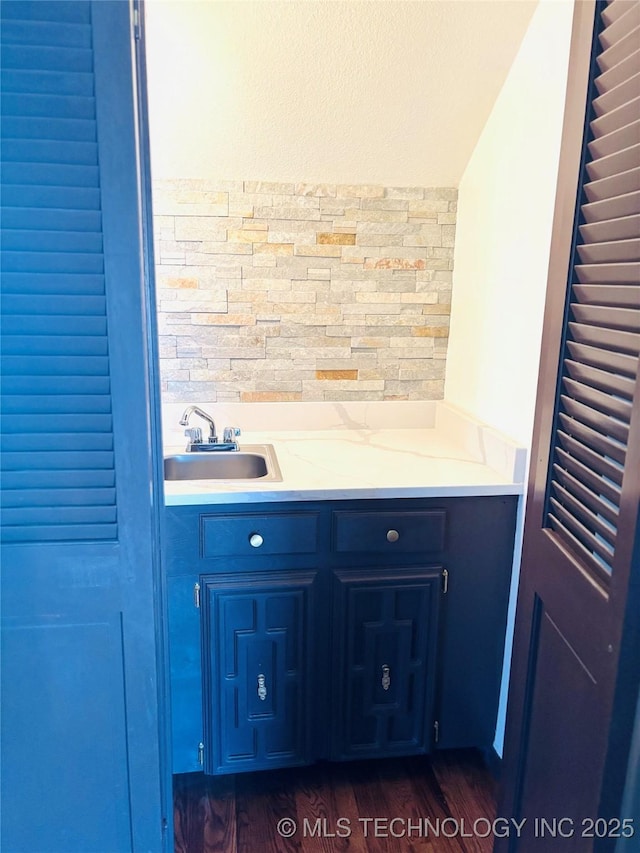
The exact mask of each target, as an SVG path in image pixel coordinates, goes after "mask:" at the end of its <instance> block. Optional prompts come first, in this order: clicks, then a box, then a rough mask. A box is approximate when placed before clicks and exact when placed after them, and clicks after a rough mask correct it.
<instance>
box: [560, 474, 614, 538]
mask: <svg viewBox="0 0 640 853" xmlns="http://www.w3.org/2000/svg"><path fill="white" fill-rule="evenodd" d="M554 474H555V478H556V481H557V482H558V483H560V485H562V486H563V487H564V489H565V491H567V492H569V493H570V494H572V495H573V496H574V497H576V498H577V499H578V500H580V501H581V502H582V503H583V504H585V505H586V506H588V507H589V508H590V509H591V510H593V512H594V513H595V514H596V515H600V516H602V517H603V518H605V519H607V520H608V521H609V523H610V524H612V525H614V526H615V525H616V523H617V521H618V515H619V513H618V508H617V507H616V506H615V505H614V504H612V503H611V502H610V501H608V500H606V499H605V498H603V496H602V495H600V494H596V493H595V492H593V491H591V489H590V488H588V487H587V486H586V485H585V484H584V483H583V482H582V481H580V480H578V479H576V478H575V477H574V476H573V475H572V474H570V473H569V472H568V471H566V470H565V469H564V468H561V467H560V466H559V465H557V464H556V465H554Z"/></svg>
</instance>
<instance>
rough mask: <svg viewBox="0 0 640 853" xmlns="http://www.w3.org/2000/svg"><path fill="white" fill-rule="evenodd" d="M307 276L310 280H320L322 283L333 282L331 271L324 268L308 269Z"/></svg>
mask: <svg viewBox="0 0 640 853" xmlns="http://www.w3.org/2000/svg"><path fill="white" fill-rule="evenodd" d="M307 275H308V276H309V278H315V279H319V280H320V281H330V280H331V271H330V270H329V269H327V268H323V267H307Z"/></svg>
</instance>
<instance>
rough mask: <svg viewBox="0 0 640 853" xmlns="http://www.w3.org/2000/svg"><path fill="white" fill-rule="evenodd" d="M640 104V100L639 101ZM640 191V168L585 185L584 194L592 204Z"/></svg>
mask: <svg viewBox="0 0 640 853" xmlns="http://www.w3.org/2000/svg"><path fill="white" fill-rule="evenodd" d="M638 103H639V104H640V99H638ZM639 189H640V167H636V168H634V169H628V170H627V171H625V172H621V173H619V174H615V175H610V176H609V177H608V178H601V179H600V180H597V181H591V183H589V184H585V186H584V192H585V195H586V196H587V198H588V199H589V201H590V202H594V201H602V200H603V199H605V198H615V197H616V196H619V195H622V194H623V193H627V192H633V191H634V190H639Z"/></svg>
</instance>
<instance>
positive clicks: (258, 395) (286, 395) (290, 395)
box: [240, 391, 302, 403]
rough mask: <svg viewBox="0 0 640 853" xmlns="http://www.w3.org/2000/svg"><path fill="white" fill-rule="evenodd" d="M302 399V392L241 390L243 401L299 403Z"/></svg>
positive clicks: (241, 400)
mask: <svg viewBox="0 0 640 853" xmlns="http://www.w3.org/2000/svg"><path fill="white" fill-rule="evenodd" d="M301 400H302V392H300V391H297V392H291V391H289V392H284V391H241V392H240V402H241V403H297V402H299V401H301Z"/></svg>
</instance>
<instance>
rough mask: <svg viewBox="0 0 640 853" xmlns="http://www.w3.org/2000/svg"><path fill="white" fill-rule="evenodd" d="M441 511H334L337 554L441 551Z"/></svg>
mask: <svg viewBox="0 0 640 853" xmlns="http://www.w3.org/2000/svg"><path fill="white" fill-rule="evenodd" d="M446 515H447V514H446V512H445V510H441V509H435V510H421V511H417V512H335V513H334V514H333V547H334V550H335V551H337V552H354V551H360V552H361V553H372V552H375V553H378V554H384V553H388V554H408V553H424V552H430V553H433V552H437V551H442V549H443V548H444V535H445V522H446Z"/></svg>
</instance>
